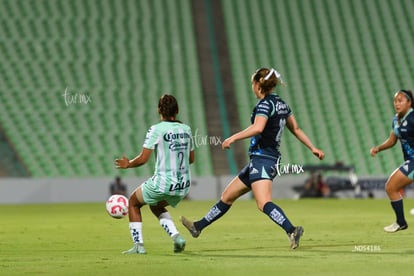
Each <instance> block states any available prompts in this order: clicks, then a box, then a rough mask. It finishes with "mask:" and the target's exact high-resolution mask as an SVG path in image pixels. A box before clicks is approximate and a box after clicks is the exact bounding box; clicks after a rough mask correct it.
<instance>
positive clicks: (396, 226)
mask: <svg viewBox="0 0 414 276" xmlns="http://www.w3.org/2000/svg"><path fill="white" fill-rule="evenodd" d="M405 166H406V167H405ZM411 166H412V164H410V163H407V162H406V163H404V165H403V166H401V167H400V168H398V169H396V170H395V171H394V172H393V173H392V174H391V176H390V177H389V178H388V180H387V183H386V184H385V191H386V192H387V195H388V198H389V199H390V200H391V206H392V208H393V210H394V213H395V217H396V222H395V223H393V224H391V225H389V226H386V227H384V230H385V231H386V232H390V233H392V232H397V231H399V230H404V229H407V228H408V225H407V221H406V220H405V216H404V206H403V197H402V195H401V193H400V191H401V189H403V188H405V187H406V186H407V185H409V184H411V182H412V181H413V180H412V179H411V178H410V177H409V176H410V175H411V172H412V171H413V170H412V169H411V170H410V167H411Z"/></svg>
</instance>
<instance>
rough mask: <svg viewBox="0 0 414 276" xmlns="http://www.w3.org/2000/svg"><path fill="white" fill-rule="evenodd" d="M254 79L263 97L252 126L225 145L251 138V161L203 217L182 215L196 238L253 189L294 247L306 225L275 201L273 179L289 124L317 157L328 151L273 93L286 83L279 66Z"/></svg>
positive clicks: (261, 206)
mask: <svg viewBox="0 0 414 276" xmlns="http://www.w3.org/2000/svg"><path fill="white" fill-rule="evenodd" d="M251 82H252V90H253V92H254V94H255V95H256V97H257V98H258V99H259V101H258V102H257V104H256V106H255V108H254V109H253V113H252V115H251V125H250V126H249V127H247V128H246V129H244V130H242V131H240V132H237V133H235V134H234V135H232V136H230V137H229V138H227V139H226V140H225V141H224V142H223V144H222V148H223V149H228V148H230V146H231V144H233V143H234V142H236V141H239V140H242V139H246V138H251V141H250V148H249V157H250V161H249V163H248V164H247V165H246V166H245V167H244V168H243V169H242V170H241V171H240V172H239V175H238V176H236V177H235V178H234V179H233V180H232V181H231V182H230V183H229V184H228V185H227V187H226V189H225V190H224V191H223V193H222V195H221V199H220V200H219V201H218V202H217V203H216V204H215V205H214V206H213V207H212V208H211V209H210V211H209V212H208V213H207V214H206V215H205V216H204V217H203V218H202V219H200V220H198V221H195V222H192V221H190V220H189V219H187V218H185V217H183V216H182V217H181V222H182V223H183V225H184V226H185V227H186V228H187V229H188V230H189V231H190V233H191V235H192V236H193V237H194V238H196V237H198V236H199V235H200V233H201V231H202V230H203V229H204V228H206V227H207V226H208V225H210V224H211V223H213V222H214V221H215V220H217V219H219V218H220V217H221V216H223V215H224V214H225V213H226V212H227V211H228V210H229V209H230V207H231V206H232V204H233V203H234V202H235V201H236V200H237V199H238V198H239V197H240V196H242V195H243V194H245V193H247V192H249V191H250V190H251V191H253V195H254V198H255V200H256V204H257V207H258V208H259V210H260V211H262V212H264V213H265V214H266V215H267V216H269V218H270V219H271V220H272V221H273V222H275V223H276V224H278V225H279V226H280V227H282V228H283V229H284V230H285V231H286V233H287V234H288V237H289V241H290V247H291V248H292V249H296V248H297V247H298V246H299V240H300V237H301V236H302V234H303V231H304V230H303V227H301V226H296V227H295V226H294V225H293V224H292V223H291V222H290V220H289V219H288V217H287V216H286V215H285V213H284V212H283V210H282V209H281V208H280V207H279V206H278V205H276V204H275V203H273V202H272V182H273V179H274V178H275V176H276V174H277V172H276V166H277V163H278V160H279V159H280V152H279V146H280V142H281V136H282V131H283V129H284V127H285V125H286V126H287V127H288V129H289V130H290V131H291V132H292V133H293V135H295V137H296V138H297V139H298V140H299V141H301V142H302V143H303V144H305V145H306V146H307V147H308V148H309V149H310V150H311V151H312V153H313V154H314V155H316V157H318V158H319V159H321V160H322V159H323V158H324V153H323V151H322V150H320V149H318V148H316V147H314V146H313V144H312V142H311V141H310V139H309V138H308V137H307V136H306V134H305V133H304V132H303V131H302V130H301V129H300V128H299V127H298V124H297V122H296V119H295V117H294V116H293V114H292V112H291V109H290V107H289V106H288V105H287V104H286V103H285V102H284V101H283V100H282V99H281V98H280V97H279V96H278V95H277V94H274V93H273V90H274V88H275V87H276V85H278V84H280V83H282V82H283V81H282V78H281V75H280V74H279V73H278V72H277V71H276V70H275V69H273V68H271V69H268V68H261V69H258V70H257V71H256V72H255V73H254V74H253V75H252V79H251Z"/></svg>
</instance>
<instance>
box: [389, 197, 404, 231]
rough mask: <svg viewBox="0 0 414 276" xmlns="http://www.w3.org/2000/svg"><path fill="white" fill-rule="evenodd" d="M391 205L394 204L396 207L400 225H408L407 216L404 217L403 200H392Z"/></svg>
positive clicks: (393, 206) (395, 210)
mask: <svg viewBox="0 0 414 276" xmlns="http://www.w3.org/2000/svg"><path fill="white" fill-rule="evenodd" d="M391 206H392V209H394V212H395V216H396V218H397V223H398V225H400V226H404V225H407V222H406V221H405V218H404V206H403V200H402V199H399V200H395V201H391Z"/></svg>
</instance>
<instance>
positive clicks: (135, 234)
mask: <svg viewBox="0 0 414 276" xmlns="http://www.w3.org/2000/svg"><path fill="white" fill-rule="evenodd" d="M158 219H159V221H160V225H161V227H162V228H163V229H164V230H165V232H167V234H168V235H169V236H170V237H171V238H172V239H174V237H175V236H176V235H177V234H178V230H177V227H175V224H174V222H173V220H172V218H171V215H170V213H168V212H165V213H162V214H161V215H160V216H159V217H158ZM129 231H130V233H131V237H132V241H133V242H134V243H139V244H143V243H144V238H143V237H142V222H130V223H129Z"/></svg>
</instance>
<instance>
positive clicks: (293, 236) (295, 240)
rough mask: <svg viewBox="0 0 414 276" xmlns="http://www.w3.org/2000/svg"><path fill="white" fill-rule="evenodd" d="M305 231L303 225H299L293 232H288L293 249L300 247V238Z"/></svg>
mask: <svg viewBox="0 0 414 276" xmlns="http://www.w3.org/2000/svg"><path fill="white" fill-rule="evenodd" d="M304 231H305V230H303V227H302V226H297V227H295V230H294V231H293V232H292V233H290V234H288V237H289V241H290V248H291V249H296V248H298V247H299V240H300V237H301V236H302V235H303V232H304Z"/></svg>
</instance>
